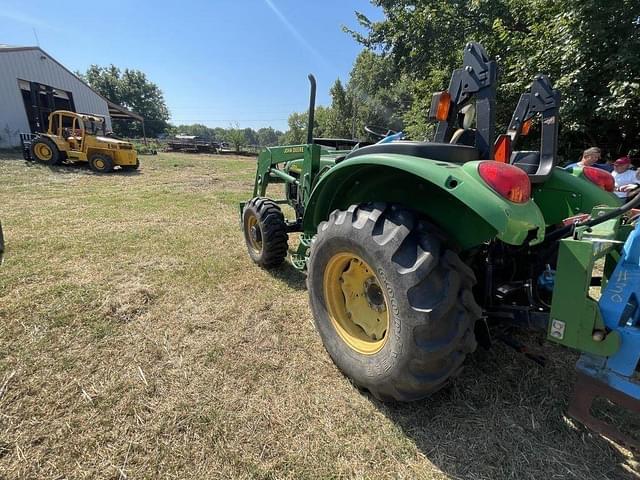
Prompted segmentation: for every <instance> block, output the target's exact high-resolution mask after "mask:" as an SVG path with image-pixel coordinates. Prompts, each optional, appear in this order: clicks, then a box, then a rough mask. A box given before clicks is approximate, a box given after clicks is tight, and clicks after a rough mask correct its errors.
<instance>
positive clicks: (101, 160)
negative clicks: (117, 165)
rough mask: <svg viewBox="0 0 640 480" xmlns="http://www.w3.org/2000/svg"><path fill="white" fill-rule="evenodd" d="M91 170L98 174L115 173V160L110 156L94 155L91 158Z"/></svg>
mask: <svg viewBox="0 0 640 480" xmlns="http://www.w3.org/2000/svg"><path fill="white" fill-rule="evenodd" d="M89 168H91V170H93V171H94V172H96V173H109V172H111V171H113V160H112V158H111V157H110V156H109V155H103V154H101V153H94V154H93V155H91V156H90V157H89Z"/></svg>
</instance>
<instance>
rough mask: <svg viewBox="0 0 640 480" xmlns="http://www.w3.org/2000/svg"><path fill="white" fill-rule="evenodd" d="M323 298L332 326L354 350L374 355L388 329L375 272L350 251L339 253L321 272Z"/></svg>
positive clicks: (385, 303) (384, 299)
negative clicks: (322, 274) (322, 276)
mask: <svg viewBox="0 0 640 480" xmlns="http://www.w3.org/2000/svg"><path fill="white" fill-rule="evenodd" d="M324 298H325V301H326V305H327V310H328V312H329V317H330V319H331V323H332V324H333V327H334V328H335V329H336V331H337V332H338V335H340V338H342V340H344V342H345V343H346V344H347V345H349V347H351V348H352V349H353V350H355V351H356V352H358V353H361V354H363V355H373V354H374V353H377V352H379V351H380V350H381V349H382V347H384V345H385V343H386V342H387V338H388V331H389V323H390V322H389V307H388V305H389V303H388V300H387V295H386V293H385V291H384V289H383V288H382V286H381V283H380V281H379V280H378V277H377V276H376V274H375V271H374V270H373V269H372V268H371V267H370V266H369V265H368V264H367V262H365V261H364V260H362V258H360V257H358V256H357V255H353V254H352V253H338V254H336V255H334V256H333V257H331V258H330V259H329V262H328V263H327V267H326V268H325V271H324Z"/></svg>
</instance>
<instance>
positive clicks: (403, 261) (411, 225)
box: [240, 43, 638, 425]
mask: <svg viewBox="0 0 640 480" xmlns="http://www.w3.org/2000/svg"><path fill="white" fill-rule="evenodd" d="M463 62H464V63H463V66H462V68H460V69H457V70H455V71H454V72H453V74H452V77H451V81H450V84H449V87H448V89H447V90H445V91H443V92H439V93H437V94H435V95H434V96H433V99H432V105H431V109H430V112H429V116H430V118H432V119H433V120H434V121H436V122H438V123H437V130H436V134H435V139H434V141H433V142H421V141H410V140H406V139H404V138H403V137H404V134H403V133H402V132H394V131H392V130H389V129H386V128H380V127H373V126H367V128H366V129H367V131H368V132H370V133H372V134H375V135H378V136H379V137H380V141H379V142H378V143H376V144H373V145H364V144H358V143H356V144H355V146H353V147H352V148H351V149H349V150H337V149H329V148H327V147H325V146H323V145H322V143H323V142H321V141H316V140H314V138H313V130H312V126H313V111H314V102H315V89H316V85H315V79H314V78H313V76H310V77H309V78H310V81H311V99H310V108H309V114H310V118H309V131H308V139H307V143H306V144H303V145H289V146H281V147H271V148H267V149H265V150H264V151H263V152H262V153H261V154H260V156H259V157H258V162H257V171H256V177H255V184H254V191H253V198H251V199H250V200H249V201H247V202H245V203H243V204H241V205H240V213H241V224H242V229H243V232H244V236H245V242H246V245H247V249H248V253H249V255H250V257H251V258H252V260H253V261H254V262H255V263H257V264H258V265H260V266H262V267H264V268H271V267H275V266H277V265H279V264H281V263H282V262H283V261H284V260H285V258H286V257H287V256H289V257H290V260H291V263H292V264H293V265H294V266H295V267H296V268H297V269H299V270H301V271H305V272H306V274H307V286H308V290H309V301H310V306H311V310H312V313H313V317H314V321H315V326H316V329H317V330H318V332H319V334H320V337H321V338H322V341H323V344H324V346H325V348H326V350H327V352H328V353H329V355H330V356H331V358H332V359H333V361H334V362H335V363H336V365H337V366H338V367H339V368H340V369H341V370H342V371H343V372H344V373H345V374H346V375H347V376H348V377H349V378H350V379H351V380H352V381H353V382H354V383H355V384H356V385H358V386H359V387H361V388H363V389H365V390H368V391H369V392H371V393H372V394H373V395H374V396H375V397H377V398H379V399H381V400H395V401H412V400H418V399H421V398H424V397H426V396H428V395H430V394H431V393H433V392H435V391H437V390H439V389H440V388H442V387H443V386H445V385H446V384H448V383H449V382H450V381H451V380H452V379H453V378H454V377H455V376H456V375H457V374H458V373H459V372H460V370H461V368H462V366H463V363H464V360H465V358H466V356H467V355H468V354H470V353H472V352H473V351H474V350H475V349H476V346H477V344H478V343H481V344H483V345H485V346H488V345H490V344H491V341H492V336H493V334H492V332H493V331H495V329H496V328H500V327H502V326H505V325H507V326H509V328H520V329H526V330H532V329H533V330H539V331H541V332H547V334H548V335H549V336H550V338H551V332H552V330H551V329H552V327H553V326H554V325H556V326H558V325H559V323H558V322H565V332H567V336H563V338H562V339H559V338H558V337H557V336H556V337H553V338H554V339H555V340H554V341H560V342H561V343H562V342H566V343H565V344H566V345H568V346H571V347H573V348H577V349H578V350H580V351H583V352H590V354H595V355H605V357H603V358H609V356H610V355H615V353H616V352H617V351H618V350H617V349H615V348H613V346H612V343H611V342H613V340H612V339H611V338H614V337H616V336H617V335H618V334H617V333H615V332H614V331H613V330H612V329H611V326H608V325H609V324H608V323H607V321H606V319H604V317H602V318H599V319H598V317H597V316H596V317H593V324H588V323H586V324H585V321H584V317H577V316H576V315H573V316H571V317H568V316H566V312H565V313H562V311H560V312H561V313H559V314H558V315H557V316H554V312H556V311H557V310H558V309H559V308H560V305H562V302H566V303H567V304H570V303H571V302H577V301H580V302H582V301H583V300H582V299H583V298H584V303H585V304H588V305H590V306H591V307H593V308H594V309H596V310H597V309H598V306H597V304H595V302H594V301H592V300H590V299H589V298H588V296H587V294H586V293H585V294H584V295H583V296H582V297H580V298H579V299H576V298H570V297H569V296H568V295H569V294H568V293H566V292H564V290H563V289H564V288H568V287H567V285H570V286H571V285H572V284H571V281H570V278H573V276H574V275H575V270H574V274H569V275H570V278H568V277H567V273H566V272H567V271H571V267H566V266H564V265H565V264H566V263H567V262H568V261H570V259H571V253H567V251H566V247H567V245H571V242H572V241H579V242H586V243H587V244H588V245H590V246H591V247H592V248H593V252H598V255H599V254H601V253H602V254H603V255H604V254H606V255H607V256H608V257H607V258H609V257H611V258H612V259H615V256H616V255H618V256H620V255H624V254H623V253H621V252H623V249H622V248H621V247H622V243H620V242H622V241H623V240H624V239H623V238H622V237H624V236H625V235H626V234H628V233H629V231H630V228H631V225H632V222H631V221H630V220H631V219H630V218H628V217H624V216H623V214H625V212H628V211H630V209H629V208H628V206H621V205H620V200H619V199H618V198H617V197H616V196H615V195H613V194H612V193H611V190H612V188H611V187H612V185H610V178H608V177H604V176H603V175H601V174H600V172H594V171H592V170H596V169H590V168H589V167H585V168H584V169H574V171H573V172H567V171H564V170H562V169H561V168H558V167H557V166H556V165H557V163H558V158H557V141H558V125H559V107H560V94H559V92H558V91H557V90H555V89H554V88H553V85H552V84H551V81H550V80H549V79H548V78H547V77H546V76H544V75H539V76H537V77H536V78H535V79H534V81H533V82H532V85H531V89H530V90H529V91H528V92H526V93H525V94H523V95H522V97H521V99H520V102H519V103H518V106H517V108H516V111H515V112H514V115H513V118H512V121H511V122H510V124H509V127H508V129H507V132H506V133H505V134H503V135H498V136H496V126H495V102H496V85H497V65H496V63H495V62H494V61H492V60H490V59H489V58H488V55H487V54H486V52H485V50H484V48H483V47H482V46H480V45H479V44H475V43H469V44H467V46H466V47H465V51H464V56H463ZM534 122H535V123H536V125H539V131H540V148H539V150H535V151H524V150H516V148H517V147H518V145H519V144H520V142H521V140H522V137H523V136H525V135H526V134H528V133H529V132H530V131H531V130H532V123H534ZM534 130H536V131H537V129H534ZM352 144H353V143H352ZM603 173H605V174H606V172H603ZM606 175H608V174H606ZM273 184H280V185H281V186H282V187H283V190H284V192H283V197H284V198H282V197H280V198H276V199H272V198H269V197H267V193H268V192H267V190H268V188H269V187H271V186H272V185H273ZM283 204H286V205H289V206H290V207H291V208H290V210H291V211H292V212H293V214H292V215H291V216H290V217H289V218H285V216H284V213H283V211H282V210H281V208H280V205H283ZM601 213H602V215H605V217H606V218H609V217H611V218H613V217H615V218H617V219H618V220H616V222H618V223H616V224H615V226H612V227H611V228H612V229H613V231H614V232H613V233H610V234H607V235H614V236H616V240H615V242H613V243H611V241H610V240H607V242H609V243H606V245H609V247H606V248H605V247H604V246H603V245H605V243H603V241H601V240H600V239H599V237H592V236H590V235H593V232H595V231H596V230H597V229H596V228H595V226H596V225H604V224H603V223H599V219H601V217H600V214H601ZM622 218H627V220H624V221H623V220H622ZM607 221H608V220H607ZM589 222H595V223H593V224H591V223H589ZM623 223H624V225H623ZM607 225H611V224H607ZM602 228H604V227H602ZM290 235H291V236H292V237H296V238H297V241H296V245H291V249H290V246H289V240H290ZM616 242H618V243H616ZM605 250H606V252H605ZM603 252H604V253H603ZM593 255H595V253H593ZM620 258H622V257H620ZM568 259H569V260H568ZM613 261H614V260H609V267H608V268H609V270H611V271H613V269H612V264H611V262H613ZM589 266H590V265H588V264H585V265H583V267H584V268H583V270H581V271H580V273H579V274H580V275H581V277H580V282H582V280H583V279H584V282H586V283H587V284H590V282H591V270H589ZM591 266H592V265H591ZM563 269H564V270H563ZM609 270H607V271H609ZM608 278H609V277H608V276H607V277H605V280H604V282H605V284H606V285H607V286H608V285H609V283H607V281H606V280H607V279H608ZM580 282H578V283H580ZM582 293H584V292H582ZM574 304H575V303H574ZM594 305H595V306H594ZM591 307H589V308H591ZM585 308H587V307H585ZM576 325H581V326H576ZM636 327H637V324H634V326H632V327H630V328H636ZM590 328H591V330H589V329H590ZM574 329H578V330H580V331H582V330H583V329H584V330H585V331H587V332H589V334H590V335H591V337H590V338H591V343H589V345H591V344H594V343H595V344H600V346H601V349H596V350H595V352H594V351H593V349H592V350H588V349H587V347H586V346H585V345H587V344H584V343H575V341H574V338H576V337H575V336H574V335H570V334H569V333H570V332H572V331H573V330H574ZM553 331H555V330H553ZM580 338H582V337H580ZM625 338H626V337H625ZM605 345H606V346H607V347H606V348H605V347H604V346H605ZM631 348H632V349H634V348H635V351H637V349H638V347H637V345H634V346H632V347H631ZM625 358H627V357H625ZM630 361H632V359H630ZM625 365H626V366H627V367H628V369H627V370H625V372H627V373H628V372H629V371H630V370H633V371H634V372H635V371H636V370H637V361H636V363H635V364H633V365H631V364H625ZM603 368H606V367H603ZM629 369H630V370H629ZM628 378H630V379H632V378H633V376H629V377H628ZM630 381H631V382H632V383H633V382H634V381H636V380H630ZM636 385H637V384H636ZM614 388H615V387H614ZM634 395H635V394H634ZM632 397H633V395H632ZM635 401H636V402H637V395H636V397H635ZM592 425H593V424H592Z"/></svg>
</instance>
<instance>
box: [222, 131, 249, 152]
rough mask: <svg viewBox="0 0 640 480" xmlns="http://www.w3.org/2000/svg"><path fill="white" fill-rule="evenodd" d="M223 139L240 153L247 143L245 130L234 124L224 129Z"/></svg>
mask: <svg viewBox="0 0 640 480" xmlns="http://www.w3.org/2000/svg"><path fill="white" fill-rule="evenodd" d="M225 140H226V141H227V142H229V143H230V144H231V145H232V146H233V148H234V149H235V151H236V153H240V151H241V150H242V147H243V146H245V145H246V144H247V137H246V135H245V131H244V130H243V129H241V128H240V127H239V126H238V125H236V126H235V128H230V129H228V130H227V131H226V135H225Z"/></svg>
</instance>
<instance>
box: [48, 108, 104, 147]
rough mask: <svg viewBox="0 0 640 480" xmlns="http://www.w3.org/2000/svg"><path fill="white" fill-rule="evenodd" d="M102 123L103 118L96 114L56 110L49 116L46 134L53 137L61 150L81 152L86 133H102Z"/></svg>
mask: <svg viewBox="0 0 640 480" xmlns="http://www.w3.org/2000/svg"><path fill="white" fill-rule="evenodd" d="M104 125H105V121H104V118H101V117H99V116H96V115H82V114H78V113H75V112H68V111H66V110H58V111H55V112H53V113H52V114H51V115H50V117H49V130H48V134H49V135H53V136H54V137H55V141H56V144H58V147H59V148H60V149H61V150H63V151H65V150H70V151H77V152H82V151H84V150H83V149H85V147H86V145H87V138H86V137H87V135H91V136H96V135H104V134H105V126H104Z"/></svg>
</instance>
